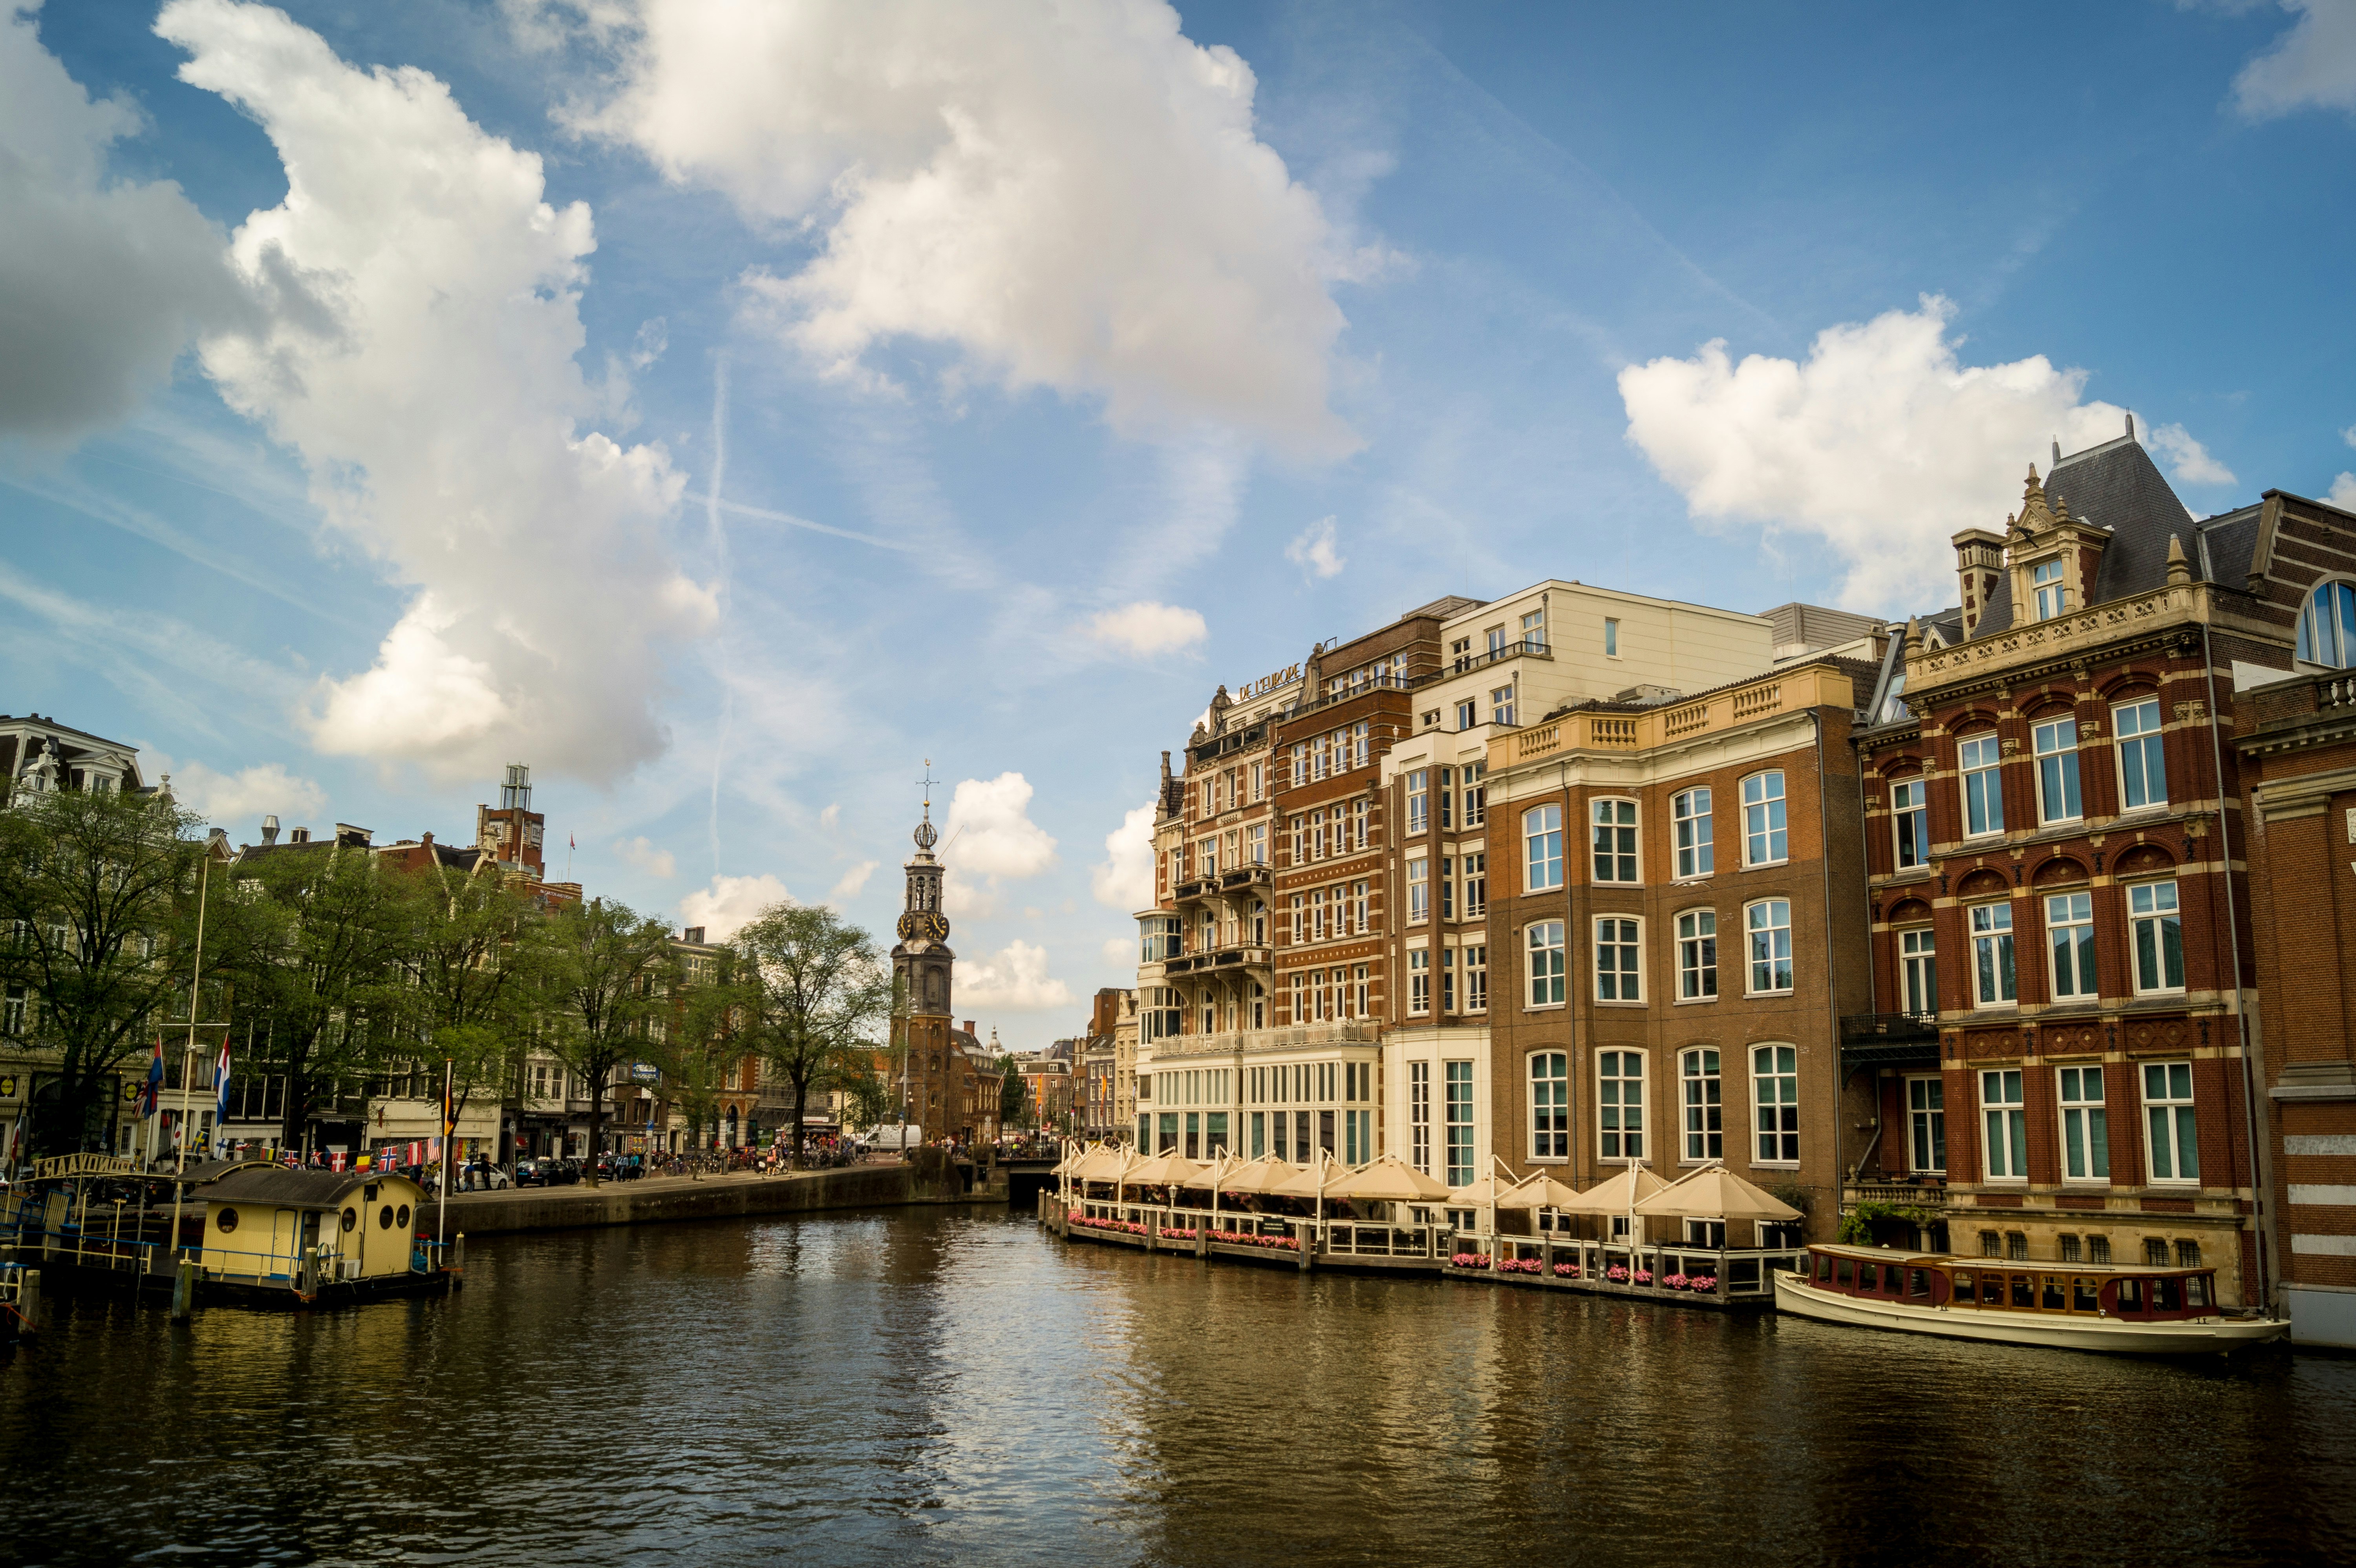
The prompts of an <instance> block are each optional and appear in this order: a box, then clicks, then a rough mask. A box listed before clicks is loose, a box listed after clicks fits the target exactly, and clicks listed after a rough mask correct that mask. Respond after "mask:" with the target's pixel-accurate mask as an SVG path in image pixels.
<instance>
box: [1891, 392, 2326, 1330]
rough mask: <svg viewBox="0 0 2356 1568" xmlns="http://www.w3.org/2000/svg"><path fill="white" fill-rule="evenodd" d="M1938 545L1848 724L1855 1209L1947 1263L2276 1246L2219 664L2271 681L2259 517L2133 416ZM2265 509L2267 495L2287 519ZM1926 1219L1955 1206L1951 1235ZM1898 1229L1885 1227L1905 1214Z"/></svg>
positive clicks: (2239, 1285)
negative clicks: (1872, 1111)
mask: <svg viewBox="0 0 2356 1568" xmlns="http://www.w3.org/2000/svg"><path fill="white" fill-rule="evenodd" d="M2054 455H2055V463H2054V465H2053V468H2052V471H2051V474H2050V475H2048V476H2047V477H2046V478H2045V479H2044V480H2043V481H2042V482H2040V480H2039V479H2038V477H2037V475H2036V472H2035V470H2034V469H2032V470H2031V471H2030V475H2029V483H2028V485H2027V488H2026V490H2025V492H2024V495H2023V497H2022V504H2021V510H2020V512H2019V515H2018V516H2017V517H2008V518H2007V519H2006V522H2005V526H2004V528H2003V529H2002V530H2001V531H1997V530H1987V529H1966V530H1965V531H1964V532H1962V533H1959V534H1957V535H1956V536H1955V538H1954V546H1955V551H1956V569H1957V573H1958V578H1959V586H1960V590H1961V603H1960V605H1959V606H1958V607H1957V608H1955V609H1954V610H1951V611H1949V612H1947V613H1944V614H1942V615H1940V616H1935V617H1933V618H1931V619H1930V620H1929V622H1928V623H1927V624H1915V625H1913V626H1912V627H1910V629H1909V633H1908V637H1907V642H1906V645H1905V648H1904V653H1903V666H1902V669H1901V668H1897V667H1893V668H1892V669H1891V670H1890V672H1889V675H1888V677H1887V678H1886V679H1885V681H1884V682H1883V684H1882V686H1881V688H1880V689H1879V690H1878V691H1877V693H1876V695H1875V697H1874V699H1873V702H1872V707H1873V718H1874V720H1875V721H1874V723H1873V724H1872V725H1871V726H1870V727H1869V729H1867V730H1866V731H1863V732H1862V733H1861V734H1860V736H1859V741H1858V744H1859V749H1860V753H1861V756H1862V758H1863V762H1864V776H1865V795H1866V806H1867V835H1866V838H1867V856H1868V862H1869V881H1870V885H1871V896H1872V905H1871V914H1872V922H1873V951H1874V966H1873V990H1874V997H1875V1002H1874V1006H1873V1008H1872V1009H1871V1010H1870V1012H1869V1013H1868V1014H1866V1015H1862V1016H1859V1017H1858V1018H1856V1019H1851V1020H1849V1022H1848V1026H1847V1033H1848V1035H1849V1039H1850V1043H1851V1048H1852V1051H1853V1057H1854V1060H1856V1061H1857V1062H1858V1066H1859V1068H1860V1070H1861V1071H1862V1070H1865V1069H1869V1070H1870V1072H1871V1074H1872V1076H1873V1078H1874V1081H1875V1084H1876V1091H1877V1098H1878V1100H1879V1110H1878V1115H1876V1117H1875V1118H1874V1120H1875V1121H1876V1122H1877V1123H1878V1127H1877V1134H1878V1136H1876V1137H1875V1139H1874V1141H1873V1142H1872V1144H1871V1146H1870V1147H1869V1149H1867V1150H1866V1151H1865V1152H1864V1154H1863V1157H1862V1158H1861V1159H1860V1160H1859V1162H1858V1169H1857V1173H1856V1174H1857V1178H1858V1186H1857V1188H1856V1189H1854V1190H1853V1192H1852V1197H1854V1198H1856V1199H1858V1200H1864V1201H1879V1202H1885V1203H1890V1204H1893V1205H1899V1206H1902V1208H1903V1209H1904V1210H1905V1211H1906V1213H1905V1215H1904V1216H1903V1220H1904V1222H1906V1223H1918V1222H1920V1221H1923V1220H1926V1219H1928V1220H1931V1221H1933V1223H1931V1224H1929V1225H1928V1226H1926V1227H1925V1228H1926V1229H1928V1230H1930V1231H1931V1232H1933V1234H1932V1236H1931V1237H1930V1239H1931V1240H1932V1241H1933V1242H1934V1243H1935V1242H1936V1241H1937V1240H1938V1239H1939V1234H1938V1232H1941V1231H1942V1230H1944V1239H1945V1242H1946V1243H1947V1244H1948V1245H1949V1246H1950V1247H1952V1248H1953V1249H1954V1250H1955V1251H1957V1252H1961V1253H1973V1254H1982V1255H2001V1256H2008V1257H2014V1258H2034V1259H2040V1260H2042V1259H2052V1260H2057V1261H2072V1260H2080V1259H2083V1261H2087V1262H2103V1261H2105V1260H2108V1261H2114V1262H2123V1263H2124V1262H2143V1261H2147V1260H2150V1261H2162V1260H2164V1261H2167V1262H2169V1263H2176V1264H2182V1263H2190V1262H2193V1261H2198V1262H2201V1263H2204V1264H2211V1265H2214V1266H2215V1267H2216V1268H2217V1269H2218V1271H2219V1272H2218V1284H2219V1289H2220V1291H2221V1293H2222V1294H2223V1296H2224V1298H2225V1300H2226V1301H2227V1302H2228V1303H2229V1304H2238V1303H2241V1302H2244V1301H2249V1302H2256V1301H2260V1300H2263V1299H2264V1298H2265V1294H2266V1289H2267V1275H2268V1273H2269V1271H2270V1264H2269V1263H2268V1261H2267V1255H2266V1254H2267V1248H2266V1246H2265V1241H2264V1237H2263V1234H2262V1221H2263V1213H2262V1211H2261V1207H2260V1205H2259V1204H2258V1203H2257V1201H2256V1198H2257V1191H2256V1187H2257V1169H2258V1162H2257V1155H2256V1151H2255V1149H2254V1130H2255V1127H2256V1125H2257V1123H2256V1118H2255V1116H2254V1106H2253V1104H2252V1101H2251V1090H2252V1088H2253V1076H2254V1075H2253V1060H2252V1055H2251V1053H2252V1052H2253V1051H2255V1050H2256V1048H2257V1046H2258V1044H2259V1039H2258V1033H2259V1030H2258V1024H2259V1020H2258V1018H2257V1016H2256V1006H2255V997H2254V992H2253V989H2252V986H2253V981H2254V974H2253V971H2252V965H2251V959H2250V951H2251V949H2250V922H2249V918H2248V913H2247V909H2246V903H2245V899H2246V891H2247V890H2246V886H2245V883H2244V877H2243V874H2242V873H2241V871H2240V870H2239V869H2237V866H2238V864H2239V862H2240V861H2241V859H2242V858H2243V856H2244V854H2245V853H2246V850H2247V841H2246V837H2245V826H2246V825H2245V821H2244V814H2243V811H2242V806H2241V801H2240V782H2239V771H2238V769H2237V767H2236V765H2235V761H2234V757H2233V752H2232V751H2231V746H2232V742H2233V737H2232V736H2231V735H2230V734H2228V733H2226V732H2225V730H2224V727H2223V725H2222V721H2221V717H2220V713H2219V703H2220V701H2221V699H2222V700H2228V701H2230V699H2231V693H2232V681H2233V674H2234V671H2235V669H2236V668H2242V669H2244V670H2261V669H2287V668H2288V667H2289V666H2290V665H2291V662H2292V641H2293V625H2292V622H2293V619H2294V610H2295V603H2296V599H2297V590H2296V588H2295V587H2294V588H2286V589H2283V590H2280V591H2277V590H2276V589H2272V588H2269V587H2268V585H2267V582H2266V577H2267V572H2268V571H2269V567H2268V565H2267V563H2268V561H2269V560H2271V559H2273V558H2274V557H2275V556H2276V554H2277V553H2280V552H2279V551H2278V549H2277V547H2276V545H2275V544H2274V543H2273V542H2271V541H2270V539H2269V538H2268V537H2267V528H2268V524H2267V522H2266V517H2267V516H2271V515H2272V514H2271V513H2266V514H2265V515H2262V508H2258V507H2252V508H2247V509H2245V510H2244V511H2240V512H2234V513H2229V514H2226V515H2224V516H2222V517H2211V518H2209V519H2207V520H2206V521H2201V522H2196V521H2195V520H2194V519H2193V518H2192V517H2190V514H2188V513H2187V512H2186V510H2185V508H2184V507H2183V504H2182V503H2181V502H2180V501H2179V500H2178V499H2177V497H2176V495H2175V493H2174V492H2173V491H2172V490H2170V489H2169V485H2168V483H2167V481H2166V480H2165V479H2164V478H2162V477H2161V475H2160V473H2159V471H2158V468H2157V466H2155V465H2154V464H2153V463H2152V461H2151V459H2150V457H2149V456H2148V455H2147V453H2145V451H2144V449H2143V448H2142V446H2140V445H2139V444H2138V443H2136V439H2135V434H2134V430H2133V426H2132V423H2130V426H2129V428H2128V431H2127V433H2126V435H2125V436H2123V437H2122V438H2120V439H2118V440H2115V441H2112V442H2109V443H2104V444H2102V445H2100V446H2096V447H2094V448H2092V449H2090V450H2088V451H2085V452H2081V453H2075V454H2072V455H2071V456H2068V457H2063V456H2061V453H2059V452H2058V451H2057V452H2056V453H2055V454H2054ZM2276 510H2278V508H2276ZM1942 1218H1943V1219H1944V1224H1941V1223H1939V1222H1937V1221H1940V1220H1941V1219H1942ZM1899 1222H1900V1221H1899V1220H1897V1219H1885V1221H1884V1224H1885V1226H1887V1225H1890V1224H1895V1223H1899Z"/></svg>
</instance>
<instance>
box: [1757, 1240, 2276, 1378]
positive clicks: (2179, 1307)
mask: <svg viewBox="0 0 2356 1568" xmlns="http://www.w3.org/2000/svg"><path fill="white" fill-rule="evenodd" d="M1775 1307H1776V1310H1778V1311H1780V1312H1789V1313H1793V1314H1794V1315H1796V1316H1798V1317H1815V1318H1820V1319H1822V1320H1823V1321H1825V1322H1827V1323H1847V1324H1851V1325H1854V1326H1856V1327H1858V1328H1895V1329H1899V1330H1901V1332H1904V1333H1910V1334H1940V1335H1944V1336H1946V1337H1947V1338H1949V1339H1991V1340H1996V1341H1997V1342H1999V1343H2002V1344H2008V1345H2044V1346H2050V1347H2052V1348H2054V1349H2070V1350H2108V1351H2115V1352H2126V1353H2128V1354H2135V1355H2157V1356H2179V1355H2192V1354H2198V1353H2201V1352H2202V1351H2227V1350H2236V1349H2241V1348H2242V1347H2244V1346H2245V1345H2257V1344H2263V1343H2265V1341H2266V1340H2269V1339H2276V1338H2278V1337H2280V1336H2281V1335H2282V1334H2284V1333H2286V1332H2287V1331H2288V1329H2289V1328H2290V1325H2289V1324H2288V1323H2287V1322H2283V1321H2279V1320H2276V1319H2271V1318H2260V1317H2225V1316H2223V1315H2222V1312H2221V1311H2220V1309H2219V1307H2218V1306H2217V1273H2216V1270H2214V1269H2204V1268H2158V1267H2153V1268H2130V1267H2123V1266H2118V1265H2114V1264H2078V1263H2028V1262H2024V1261H2020V1260H2015V1259H2005V1258H1966V1257H1954V1256H1949V1255H1946V1254H1944V1253H1901V1252H1894V1251H1891V1250H1890V1249H1888V1248H1883V1247H1845V1246H1811V1247H1810V1248H1809V1249H1808V1261H1807V1264H1806V1266H1805V1267H1804V1268H1802V1269H1798V1270H1794V1271H1793V1272H1792V1273H1789V1274H1778V1275H1776V1276H1775Z"/></svg>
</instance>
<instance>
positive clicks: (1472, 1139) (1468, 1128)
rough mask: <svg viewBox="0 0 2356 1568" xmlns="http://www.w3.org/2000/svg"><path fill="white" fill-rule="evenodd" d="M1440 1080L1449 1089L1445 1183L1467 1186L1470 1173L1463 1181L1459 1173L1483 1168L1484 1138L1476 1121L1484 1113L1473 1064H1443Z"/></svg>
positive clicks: (1447, 1092)
mask: <svg viewBox="0 0 2356 1568" xmlns="http://www.w3.org/2000/svg"><path fill="white" fill-rule="evenodd" d="M1440 1078H1441V1082H1442V1084H1443V1086H1444V1087H1445V1089H1446V1097H1445V1100H1444V1103H1443V1105H1442V1110H1443V1111H1444V1112H1445V1115H1446V1121H1445V1122H1444V1123H1443V1128H1444V1134H1445V1137H1446V1139H1447V1141H1446V1143H1445V1144H1444V1145H1443V1146H1442V1151H1443V1154H1444V1156H1445V1157H1446V1160H1447V1169H1448V1175H1447V1177H1446V1180H1447V1182H1448V1184H1449V1185H1450V1186H1451V1187H1463V1186H1468V1185H1470V1183H1471V1181H1472V1175H1471V1174H1466V1176H1465V1179H1464V1180H1462V1181H1459V1180H1457V1179H1456V1178H1457V1175H1458V1173H1459V1172H1460V1171H1462V1172H1466V1173H1472V1172H1476V1171H1478V1170H1479V1168H1480V1159H1481V1135H1480V1129H1479V1126H1478V1125H1477V1122H1478V1118H1479V1116H1480V1114H1481V1113H1480V1104H1479V1101H1478V1099H1477V1097H1476V1095H1477V1089H1476V1086H1475V1084H1474V1083H1473V1078H1472V1063H1471V1062H1470V1061H1443V1062H1441V1063H1440ZM1460 1110H1461V1111H1462V1115H1458V1112H1459V1111H1460ZM1460 1148H1461V1149H1462V1153H1463V1156H1464V1158H1463V1161H1462V1164H1461V1165H1460V1164H1459V1162H1458V1160H1457V1154H1458V1152H1459V1150H1460Z"/></svg>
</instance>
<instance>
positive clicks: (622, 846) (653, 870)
mask: <svg viewBox="0 0 2356 1568" xmlns="http://www.w3.org/2000/svg"><path fill="white" fill-rule="evenodd" d="M614 853H615V854H616V855H618V856H620V857H621V859H622V863H623V864H624V865H626V866H636V867H637V869H639V870H641V871H644V872H645V873H646V874H647V875H648V876H650V877H675V876H677V875H678V874H679V858H678V857H677V856H675V855H673V854H672V853H671V852H670V851H669V850H668V849H658V848H655V847H654V846H653V845H652V844H650V843H648V841H647V840H646V839H645V838H622V839H616V841H615V844H614Z"/></svg>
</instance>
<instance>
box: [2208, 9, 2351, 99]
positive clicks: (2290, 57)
mask: <svg viewBox="0 0 2356 1568" xmlns="http://www.w3.org/2000/svg"><path fill="white" fill-rule="evenodd" d="M2282 7H2283V9H2284V10H2286V11H2289V12H2292V13H2294V14H2296V15H2297V17H2298V21H2297V24H2296V25H2294V26H2293V27H2291V29H2290V30H2289V31H2288V32H2286V33H2285V34H2283V35H2282V37H2278V38H2276V40H2275V42H2274V47H2273V48H2269V49H2267V50H2266V51H2265V53H2264V54H2261V55H2259V56H2257V57H2256V58H2255V59H2252V60H2251V61H2250V63H2249V64H2247V65H2245V66H2244V67H2243V68H2242V70H2241V74H2240V75H2238V76H2236V77H2235V78H2233V102H2234V105H2235V106H2236V107H2237V108H2239V109H2240V110H2241V112H2243V113H2244V115H2247V116H2248V117H2249V118H2250V119H2253V120H2271V119H2274V118H2276V117H2277V116H2280V115H2284V114H2289V113H2292V112H2296V111H2297V110H2300V109H2309V108H2313V109H2346V110H2349V111H2351V112H2356V5H2351V4H2350V3H2349V0H2282Z"/></svg>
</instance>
